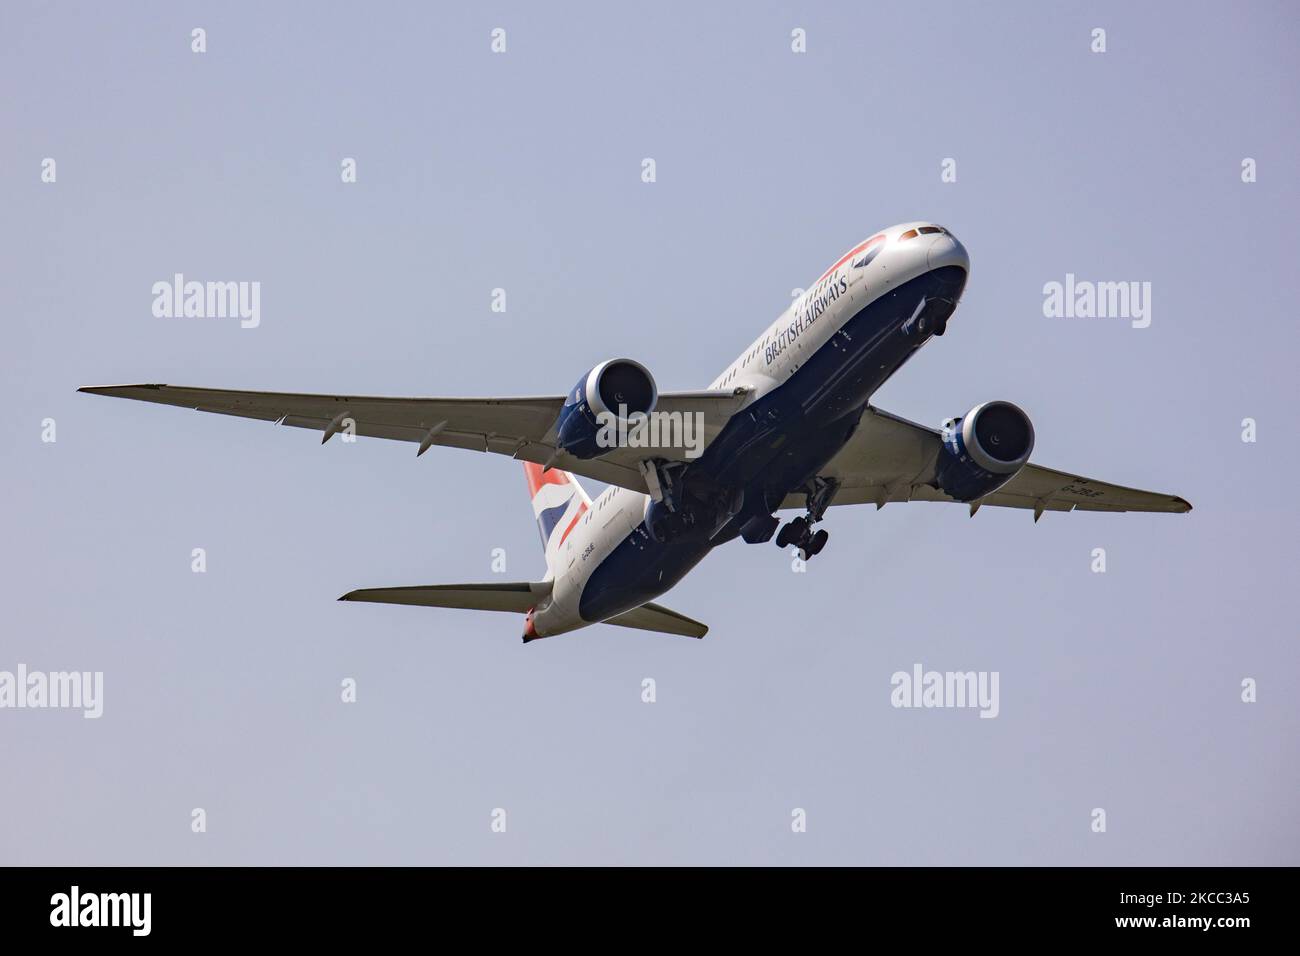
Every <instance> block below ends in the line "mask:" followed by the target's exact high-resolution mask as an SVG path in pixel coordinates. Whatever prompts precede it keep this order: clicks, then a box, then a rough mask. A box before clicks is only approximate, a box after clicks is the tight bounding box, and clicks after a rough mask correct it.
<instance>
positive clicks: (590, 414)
mask: <svg viewBox="0 0 1300 956" xmlns="http://www.w3.org/2000/svg"><path fill="white" fill-rule="evenodd" d="M658 401H659V389H658V387H657V386H656V385H655V380H654V376H653V375H651V374H650V370H649V369H647V368H646V367H645V366H644V365H642V364H641V363H640V362H636V361H633V360H632V359H627V358H621V359H608V360H606V361H604V362H601V363H600V364H599V365H597V366H596V367H595V368H593V369H592V370H591V371H590V372H588V373H587V374H586V375H584V376H583V377H582V378H580V379H578V383H577V384H576V385H574V387H573V388H572V390H570V392H569V395H568V397H567V398H566V399H565V402H564V407H563V408H561V409H560V417H559V419H558V420H557V424H556V446H557V447H558V448H560V449H562V450H564V451H566V452H568V453H569V454H570V455H573V456H574V457H575V458H583V459H589V458H598V457H600V456H601V455H604V454H607V453H608V452H609V451H610V450H612V449H613V448H614V447H615V445H614V444H613V443H611V442H609V441H604V440H602V431H603V430H602V426H604V425H606V424H616V423H619V422H621V423H624V424H625V423H626V422H627V420H628V418H630V417H631V416H632V415H634V414H642V415H649V414H650V413H651V412H653V411H654V408H655V404H656V403H657V402H658ZM605 434H606V436H607V433H605Z"/></svg>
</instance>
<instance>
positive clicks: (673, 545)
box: [579, 267, 965, 621]
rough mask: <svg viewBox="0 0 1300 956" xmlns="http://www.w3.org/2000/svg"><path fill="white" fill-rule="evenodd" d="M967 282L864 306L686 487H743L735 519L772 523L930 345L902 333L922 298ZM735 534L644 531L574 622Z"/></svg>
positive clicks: (623, 600)
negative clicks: (661, 535)
mask: <svg viewBox="0 0 1300 956" xmlns="http://www.w3.org/2000/svg"><path fill="white" fill-rule="evenodd" d="M964 283H965V273H964V272H963V271H962V270H960V269H958V268H957V267H948V268H947V269H940V270H936V271H934V272H930V273H927V274H926V275H923V276H920V277H918V278H916V279H913V280H911V281H910V282H907V283H905V284H903V285H901V286H899V287H898V288H897V289H894V290H893V291H891V292H888V293H886V294H884V295H882V296H880V297H879V298H877V299H876V300H875V301H873V302H871V303H869V304H868V305H867V306H865V307H864V308H863V309H862V310H860V311H859V312H858V313H857V314H855V315H854V316H853V317H852V318H851V319H849V321H847V322H845V323H844V325H843V326H842V327H841V329H840V330H839V331H837V332H836V333H835V334H834V335H833V336H832V337H831V338H830V340H829V341H827V342H826V343H825V344H823V345H822V346H821V347H820V348H819V349H817V351H816V352H814V353H812V354H811V355H810V356H809V357H808V359H807V360H806V361H804V362H803V364H801V365H800V366H799V368H798V369H797V370H796V371H795V372H794V374H793V375H791V376H790V378H788V379H787V380H786V381H785V382H783V383H781V385H779V386H777V387H776V388H775V389H773V390H772V391H771V392H769V393H768V394H766V395H764V396H763V397H762V398H760V399H758V400H757V401H755V402H754V403H753V404H752V405H750V406H748V407H747V408H746V409H745V410H744V411H742V412H740V413H739V414H737V415H736V416H735V417H733V418H732V420H731V421H730V422H729V423H728V424H727V427H726V428H724V429H723V430H722V432H721V434H719V435H718V437H717V438H715V439H714V440H713V442H711V443H710V444H709V447H708V448H706V449H705V451H704V454H703V455H701V456H700V458H699V459H697V460H696V461H695V462H693V463H692V464H691V465H690V466H689V468H688V469H687V471H686V473H685V475H684V480H685V481H686V482H688V483H689V482H691V481H693V480H694V481H697V482H701V483H708V484H712V485H716V486H723V487H732V488H743V489H744V508H743V512H742V515H741V516H740V518H739V520H743V519H744V518H746V517H749V516H752V515H757V514H771V513H772V511H773V510H775V508H776V507H777V506H778V505H779V503H780V501H781V500H782V499H783V498H784V497H785V496H786V495H787V494H789V493H790V492H791V491H792V490H794V489H797V488H799V487H800V486H801V485H802V484H803V483H804V482H805V481H806V480H807V479H808V478H810V477H811V476H813V475H815V474H816V473H817V471H818V469H820V468H822V467H824V466H825V465H826V463H827V462H829V461H830V460H831V459H832V458H833V457H835V455H836V454H837V453H838V452H839V450H840V449H841V448H842V447H843V446H844V443H845V442H846V441H848V439H849V436H850V435H852V433H853V429H854V428H855V427H856V426H857V422H858V419H859V418H861V416H862V411H863V409H864V408H865V407H866V404H867V402H868V400H869V399H870V398H871V395H872V394H873V393H874V392H875V391H876V390H877V389H878V388H879V387H880V386H881V385H882V384H884V382H885V381H886V380H887V379H888V378H889V377H890V376H891V375H893V374H894V372H896V371H897V370H898V369H899V368H900V367H902V365H903V364H904V363H905V362H906V361H907V360H908V359H909V358H910V357H911V356H912V354H913V353H914V352H915V351H916V349H918V348H919V347H920V346H921V345H922V344H923V343H924V342H925V341H926V338H927V336H925V335H920V334H917V332H916V330H915V326H914V325H913V326H912V327H911V328H910V329H908V330H905V329H904V326H905V325H907V323H908V321H909V319H912V318H913V316H914V314H915V312H916V309H917V305H918V304H919V303H920V301H921V299H922V297H924V298H925V299H926V300H927V301H929V302H932V303H937V302H941V301H948V302H952V303H955V302H956V300H957V298H959V297H960V295H961V291H962V286H963V285H964ZM949 311H951V309H949ZM945 317H946V316H945ZM736 524H738V521H733V522H732V525H733V526H734V525H736ZM710 530H711V529H710ZM734 533H735V532H734V528H733V530H732V531H731V532H730V533H720V534H716V535H712V536H710V534H709V532H708V531H701V532H697V533H695V534H693V535H688V536H685V537H683V538H679V539H675V540H673V541H669V542H663V543H661V542H658V541H655V540H654V539H653V538H652V537H651V536H650V534H649V533H648V531H647V530H646V527H645V524H644V522H643V523H642V524H641V525H639V526H638V527H637V528H636V529H635V530H633V531H632V533H631V534H629V535H628V536H627V537H626V538H625V539H624V540H623V541H622V542H620V543H619V545H618V546H617V547H616V548H615V549H614V550H613V551H612V552H611V553H610V554H609V555H608V556H606V558H605V559H604V560H603V561H602V562H601V563H600V566H599V567H598V568H596V570H595V571H594V572H592V575H591V577H590V578H589V579H588V581H587V584H586V586H585V587H584V589H583V593H582V597H581V599H580V601H579V614H580V615H581V616H582V618H583V619H584V620H587V621H600V620H605V619H607V618H609V617H612V616H614V615H615V614H620V613H622V612H623V611H626V610H630V609H631V608H634V607H639V606H640V605H642V604H644V603H646V602H647V601H651V600H654V598H656V597H658V596H659V595H661V594H663V593H664V592H665V591H667V590H668V589H669V588H671V587H672V586H673V585H675V584H676V583H677V582H678V581H680V580H681V579H682V578H683V577H685V575H686V574H687V572H689V571H690V570H691V569H692V568H693V567H695V565H697V564H698V563H699V562H700V561H701V560H703V559H704V556H705V555H707V554H708V553H709V551H710V550H711V549H712V548H713V547H714V546H716V544H719V543H722V542H723V541H726V540H729V539H730V538H731V537H734Z"/></svg>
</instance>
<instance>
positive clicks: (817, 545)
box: [807, 528, 831, 558]
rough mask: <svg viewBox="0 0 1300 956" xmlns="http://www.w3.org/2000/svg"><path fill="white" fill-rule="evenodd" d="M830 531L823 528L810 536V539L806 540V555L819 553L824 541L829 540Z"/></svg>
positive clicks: (824, 544)
mask: <svg viewBox="0 0 1300 956" xmlns="http://www.w3.org/2000/svg"><path fill="white" fill-rule="evenodd" d="M830 537H831V533H830V532H829V531H827V530H826V529H825V528H823V529H822V530H821V531H818V532H817V533H816V534H815V535H813V536H812V541H810V542H808V548H807V550H808V557H810V558H811V557H812V556H813V555H814V554H821V553H822V548H824V547H826V542H827V541H829V540H830Z"/></svg>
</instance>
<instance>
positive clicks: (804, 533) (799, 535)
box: [776, 477, 840, 561]
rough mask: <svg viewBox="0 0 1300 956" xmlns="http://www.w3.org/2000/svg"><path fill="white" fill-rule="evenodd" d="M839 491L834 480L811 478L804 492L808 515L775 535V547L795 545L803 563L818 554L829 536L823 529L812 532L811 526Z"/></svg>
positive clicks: (820, 516) (820, 517)
mask: <svg viewBox="0 0 1300 956" xmlns="http://www.w3.org/2000/svg"><path fill="white" fill-rule="evenodd" d="M839 490H840V483H839V481H837V480H836V479H834V478H820V477H815V478H813V480H812V482H811V483H810V485H809V487H808V489H807V492H806V493H807V495H808V514H807V515H800V516H799V517H798V518H795V519H794V520H793V521H791V522H789V523H788V524H787V525H786V526H785V527H784V528H782V529H781V530H780V532H778V533H777V536H776V546H777V547H778V548H781V549H782V550H785V549H786V548H788V547H790V545H792V544H793V545H795V546H796V547H798V548H799V550H800V551H801V552H802V553H803V559H804V560H805V561H807V560H808V559H809V558H811V557H812V556H813V555H815V554H820V553H821V550H822V548H824V547H826V542H827V541H828V540H830V536H831V535H830V532H829V531H827V530H826V529H825V528H823V529H822V530H820V531H813V527H812V526H813V525H814V524H816V523H817V522H818V521H821V520H822V515H824V514H825V513H826V509H827V508H828V507H830V503H831V499H832V498H834V497H835V492H837V491H839Z"/></svg>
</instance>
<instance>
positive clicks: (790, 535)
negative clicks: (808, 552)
mask: <svg viewBox="0 0 1300 956" xmlns="http://www.w3.org/2000/svg"><path fill="white" fill-rule="evenodd" d="M807 534H808V519H807V518H795V519H794V520H793V521H791V522H790V523H788V524H787V525H786V526H785V527H784V528H782V529H781V530H780V531H779V532H777V535H776V546H777V547H778V548H780V549H781V550H782V551H784V550H785V549H786V548H788V547H790V545H792V544H797V543H798V542H799V541H801V540H802V539H803V538H804V537H805V536H806V535H807Z"/></svg>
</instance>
